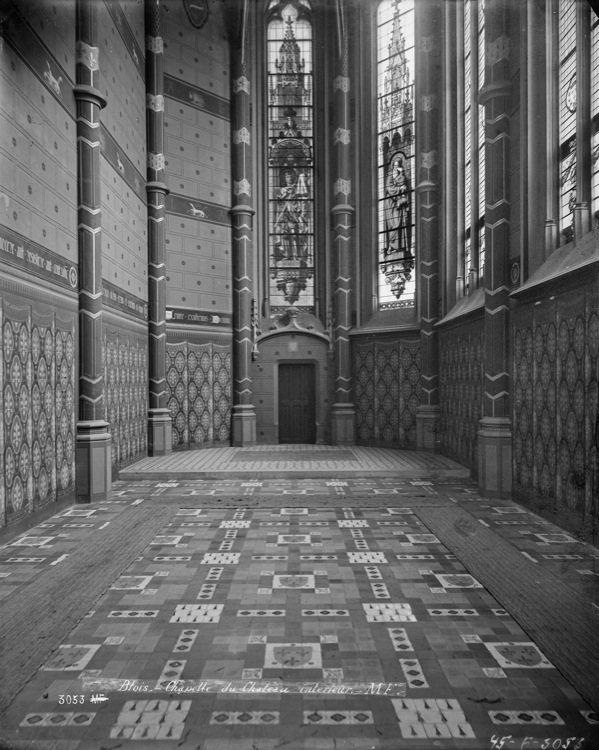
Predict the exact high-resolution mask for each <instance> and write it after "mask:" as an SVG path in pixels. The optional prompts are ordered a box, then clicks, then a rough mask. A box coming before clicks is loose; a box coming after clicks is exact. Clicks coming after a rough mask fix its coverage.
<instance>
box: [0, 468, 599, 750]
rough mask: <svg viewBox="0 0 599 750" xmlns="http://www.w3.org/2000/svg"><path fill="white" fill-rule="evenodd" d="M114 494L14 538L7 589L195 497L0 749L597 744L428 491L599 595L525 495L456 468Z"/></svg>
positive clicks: (588, 722)
mask: <svg viewBox="0 0 599 750" xmlns="http://www.w3.org/2000/svg"><path fill="white" fill-rule="evenodd" d="M113 489H114V499H113V500H112V501H111V502H108V503H103V504H94V505H89V506H82V505H79V506H73V507H70V508H67V509H66V510H63V511H61V512H60V513H58V514H57V515H55V516H53V517H52V518H50V519H48V520H47V521H45V522H44V523H41V524H39V525H38V526H36V527H34V528H32V529H30V530H29V531H27V532H26V533H24V534H21V535H20V536H18V537H16V538H10V537H7V536H6V535H7V532H4V539H3V546H2V547H0V598H1V599H3V600H4V601H8V600H9V598H10V597H12V596H15V595H16V594H17V593H18V592H19V591H22V590H23V589H24V587H27V585H28V584H29V583H30V582H31V581H32V580H34V579H36V578H38V577H39V576H42V575H43V574H44V572H45V571H47V570H48V569H49V567H50V566H57V565H60V564H61V562H62V561H64V560H65V559H66V556H68V555H69V553H71V552H72V551H73V550H74V549H77V548H79V547H80V546H81V545H85V543H86V540H89V539H90V538H91V537H92V535H94V534H99V533H110V530H111V528H115V527H116V526H118V522H119V515H120V514H121V513H123V512H124V511H125V510H126V509H128V508H129V507H130V506H131V505H132V504H133V503H138V504H140V503H142V502H143V503H156V504H169V503H173V504H174V503H178V508H179V509H178V510H177V513H176V515H175V516H174V517H173V519H172V521H171V522H170V523H168V524H167V525H166V526H165V527H164V528H163V529H162V532H161V533H160V534H158V535H157V536H156V537H155V538H154V540H153V541H152V543H151V544H149V545H148V546H147V548H146V549H145V550H144V551H143V554H142V555H140V556H139V557H138V558H137V559H136V561H135V562H134V563H133V564H132V565H131V566H129V567H128V568H126V569H125V570H123V571H122V574H121V576H120V577H119V578H118V579H117V580H115V581H114V582H113V584H112V586H111V587H110V588H109V589H108V590H107V591H105V592H104V593H103V594H102V595H101V596H100V597H99V598H98V600H97V603H96V605H95V606H94V608H93V609H92V610H91V611H90V612H89V613H88V614H87V616H86V617H85V618H83V619H82V620H81V621H80V622H79V624H78V625H77V626H76V627H75V628H74V629H73V631H72V632H71V633H70V635H69V636H68V638H67V639H66V640H65V641H64V643H63V644H62V645H61V646H60V647H59V648H58V649H57V650H56V651H55V652H54V653H52V654H49V655H48V659H47V661H46V663H45V664H44V666H43V667H42V668H41V669H40V670H39V672H38V673H37V674H36V675H35V676H34V677H33V679H31V680H30V681H29V683H28V684H27V685H26V687H25V688H24V689H23V690H22V691H21V692H20V693H19V695H17V697H16V698H15V700H14V701H13V702H12V704H11V705H10V706H9V707H8V709H7V710H6V711H5V712H4V713H3V714H2V715H0V748H43V749H46V748H47V749H48V750H50V749H52V750H100V749H105V750H116V748H129V747H130V748H156V749H158V748H189V749H190V750H191V748H194V749H196V750H275V748H281V750H324V749H325V748H326V749H327V750H328V749H329V748H330V749H331V750H333V749H336V750H371V749H372V750H396V749H401V748H420V749H422V750H429V748H438V750H446V749H447V750H450V749H451V750H454V749H457V748H471V749H472V750H478V749H479V748H480V749H481V750H483V748H497V750H501V749H502V748H506V750H511V749H512V748H528V749H529V750H530V749H538V750H545V749H546V748H555V749H556V750H557V749H562V748H570V749H572V748H575V749H579V748H584V749H585V750H593V749H594V748H599V713H597V712H596V710H597V709H598V708H599V706H597V705H595V706H591V705H589V704H588V703H586V702H585V701H584V700H583V699H582V698H581V697H580V696H579V694H578V693H577V692H576V691H575V690H574V689H573V687H572V686H571V685H570V684H569V682H568V681H567V679H566V678H565V677H564V676H563V675H562V674H560V673H559V672H558V670H557V669H556V668H555V667H553V665H552V662H551V654H544V653H542V652H541V651H540V649H539V648H538V647H537V646H536V645H535V643H534V642H533V640H532V639H531V638H530V637H529V636H528V635H527V634H526V633H525V632H524V631H523V630H522V629H521V627H520V626H519V625H518V623H517V622H516V621H515V619H513V617H512V616H511V614H510V613H509V612H508V611H506V610H505V609H504V608H503V606H502V604H501V603H500V602H498V601H496V600H494V599H493V597H492V596H491V595H490V594H489V593H488V591H486V590H485V588H484V586H482V585H481V583H480V582H479V581H477V580H476V579H475V578H474V577H473V576H472V575H471V574H470V573H469V572H468V570H466V569H465V568H464V566H463V565H462V564H461V563H460V561H459V560H458V559H456V557H455V556H454V555H452V554H451V553H450V551H449V550H448V549H447V548H446V547H444V545H443V543H442V540H439V539H437V538H436V537H435V536H434V535H433V534H431V533H430V531H429V529H427V528H426V527H425V526H424V524H423V523H422V522H421V521H420V520H419V519H418V516H417V515H416V513H414V512H412V510H413V508H412V507H411V506H410V500H412V505H414V503H416V500H417V502H418V503H420V504H422V503H425V502H427V501H428V500H430V502H431V504H434V503H435V502H441V501H443V502H450V503H455V504H456V505H458V506H461V507H462V508H464V509H466V510H467V511H468V512H469V513H470V514H471V515H472V516H473V518H474V519H477V520H478V522H480V523H481V524H484V525H485V526H487V527H488V528H490V529H492V530H493V531H494V532H495V533H496V534H498V535H499V536H501V537H503V538H504V539H507V540H509V541H510V543H511V544H512V545H514V547H515V548H516V549H518V550H519V551H520V552H521V554H522V555H523V556H524V557H526V558H527V559H532V560H534V561H535V563H536V564H538V565H540V566H543V567H545V568H547V569H549V570H551V571H553V572H554V573H555V575H557V576H559V577H560V578H561V579H562V580H563V581H566V582H567V583H568V585H570V586H572V588H573V589H575V590H577V591H579V592H581V593H583V594H584V595H585V596H586V597H588V598H589V599H590V600H591V601H592V602H593V603H594V604H595V605H596V606H597V605H599V551H598V550H597V549H595V548H594V547H590V546H589V545H585V544H582V543H580V542H578V541H577V540H576V539H574V538H572V537H571V536H569V535H568V534H565V533H564V532H562V531H561V530H559V529H557V528H555V527H553V526H551V525H550V524H548V523H546V522H545V521H543V520H542V519H540V518H539V517H537V516H535V515H533V514H530V513H528V512H527V511H525V510H524V509H523V508H521V507H520V506H518V505H517V504H515V503H511V502H495V501H485V500H482V499H481V498H480V497H479V496H478V495H477V492H476V487H475V485H474V484H473V483H472V482H470V480H468V479H463V478H455V477H453V478H452V477H445V478H438V479H435V478H431V479H430V480H422V479H419V480H409V479H406V478H390V479H383V478H376V477H373V478H365V479H350V478H348V479H344V478H343V477H342V476H340V477H339V478H337V479H334V480H330V479H329V480H327V479H324V478H323V479H303V480H299V479H293V480H292V479H288V480H283V479H278V480H277V479H264V480H260V479H253V480H243V479H231V480H214V481H197V480H193V481H168V482H164V481H162V482H160V481H150V480H146V481H136V482H131V481H130V482H124V481H123V482H117V483H116V484H115V485H114V488H113ZM234 496H237V497H243V498H246V500H247V502H246V503H245V505H244V503H243V502H242V501H239V505H238V506H231V507H221V508H219V507H214V506H215V504H217V503H218V500H219V497H222V498H231V497H234ZM377 496H380V498H381V502H380V503H379V504H377ZM287 497H291V498H293V502H292V504H290V505H289V506H287V505H286V498H287ZM299 497H301V498H302V500H301V503H300V502H298V498H299ZM358 498H360V499H364V498H371V500H372V502H369V503H363V505H360V504H359V503H358V502H357V499H358ZM352 501H353V502H352ZM186 505H187V506H188V507H186ZM229 505H231V504H230V503H229ZM25 590H26V588H25ZM0 606H1V601H0ZM598 611H599V607H598ZM566 637H567V634H564V638H566ZM584 647H585V646H584V644H581V648H584ZM593 709H595V710H593Z"/></svg>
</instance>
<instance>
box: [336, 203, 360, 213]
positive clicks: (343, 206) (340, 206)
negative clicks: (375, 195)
mask: <svg viewBox="0 0 599 750" xmlns="http://www.w3.org/2000/svg"><path fill="white" fill-rule="evenodd" d="M355 212H356V209H355V208H354V207H353V206H350V204H349V203H337V205H335V206H333V207H332V208H331V213H332V214H333V215H335V214H354V213H355Z"/></svg>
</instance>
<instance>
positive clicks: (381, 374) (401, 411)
mask: <svg viewBox="0 0 599 750" xmlns="http://www.w3.org/2000/svg"><path fill="white" fill-rule="evenodd" d="M421 356H422V349H421V346H420V340H419V339H397V338H394V339H391V340H389V339H387V340H383V339H381V340H375V339H371V338H369V339H367V340H359V341H355V342H354V356H353V360H354V373H353V375H354V388H355V395H354V401H355V405H356V437H357V443H358V444H359V445H380V446H382V447H385V448H415V447H416V412H417V411H418V406H419V405H420V371H421Z"/></svg>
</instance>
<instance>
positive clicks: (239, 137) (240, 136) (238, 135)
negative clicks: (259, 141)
mask: <svg viewBox="0 0 599 750" xmlns="http://www.w3.org/2000/svg"><path fill="white" fill-rule="evenodd" d="M233 143H235V144H236V145H237V144H239V143H247V145H248V146H249V145H250V131H249V130H248V129H247V128H246V127H243V128H240V129H239V130H234V131H233Z"/></svg>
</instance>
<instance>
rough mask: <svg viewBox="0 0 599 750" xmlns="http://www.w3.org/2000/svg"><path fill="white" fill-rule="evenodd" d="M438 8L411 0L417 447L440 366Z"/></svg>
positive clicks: (435, 413)
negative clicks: (413, 28) (414, 48)
mask: <svg viewBox="0 0 599 750" xmlns="http://www.w3.org/2000/svg"><path fill="white" fill-rule="evenodd" d="M441 24H442V8H441V6H440V4H439V3H438V2H437V0H425V2H422V3H417V4H416V39H417V40H419V43H420V48H419V49H418V53H417V54H418V57H417V62H416V65H417V73H416V103H417V107H418V111H419V117H417V118H416V128H417V130H416V144H417V146H418V153H417V157H416V158H417V166H416V179H417V184H416V200H417V212H416V216H417V221H418V228H417V232H418V238H419V257H420V262H419V276H420V305H419V308H420V342H421V346H422V370H421V379H422V389H421V403H420V406H419V409H418V413H417V415H416V444H417V448H418V449H419V450H431V451H432V450H435V449H436V448H437V445H438V440H437V435H438V423H439V371H438V360H439V357H438V333H437V329H436V327H435V324H436V323H437V321H438V319H439V239H440V238H439V211H440V205H439V151H438V149H439V116H440V115H439V102H440V101H441V95H442V90H441V86H442V84H443V79H442V75H441V46H442V45H441V34H440V32H441Z"/></svg>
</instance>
